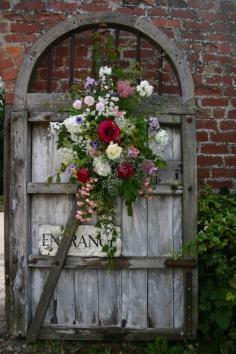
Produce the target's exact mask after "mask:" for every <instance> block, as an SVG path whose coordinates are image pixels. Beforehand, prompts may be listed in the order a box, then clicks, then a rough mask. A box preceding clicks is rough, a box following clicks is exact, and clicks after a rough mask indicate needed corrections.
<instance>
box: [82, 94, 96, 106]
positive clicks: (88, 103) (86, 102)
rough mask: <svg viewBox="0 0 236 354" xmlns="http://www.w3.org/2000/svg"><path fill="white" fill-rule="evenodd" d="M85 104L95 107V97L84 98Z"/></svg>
mask: <svg viewBox="0 0 236 354" xmlns="http://www.w3.org/2000/svg"><path fill="white" fill-rule="evenodd" d="M84 103H85V104H86V105H87V106H93V105H94V103H95V99H94V98H93V96H86V97H85V98H84Z"/></svg>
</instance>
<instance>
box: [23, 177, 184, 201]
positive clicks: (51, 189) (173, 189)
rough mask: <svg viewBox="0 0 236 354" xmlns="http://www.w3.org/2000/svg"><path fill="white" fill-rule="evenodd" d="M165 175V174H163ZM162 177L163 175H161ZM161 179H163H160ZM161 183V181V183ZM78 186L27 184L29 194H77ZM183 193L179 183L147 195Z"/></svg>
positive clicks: (164, 185) (159, 188)
mask: <svg viewBox="0 0 236 354" xmlns="http://www.w3.org/2000/svg"><path fill="white" fill-rule="evenodd" d="M163 173H164V172H163ZM160 176H162V174H161V173H160ZM160 178H161V177H160ZM160 183H161V181H160ZM77 188H78V187H77V185H76V184H70V183H59V184H58V183H52V184H50V185H48V184H47V183H35V182H28V183H27V193H28V194H75V193H76V191H77ZM182 193H183V186H182V184H180V183H179V182H178V181H177V183H176V182H175V183H173V184H164V183H163V184H160V185H156V186H153V191H152V192H150V193H145V195H146V194H153V195H159V194H160V195H162V194H164V195H165V194H170V195H171V194H174V195H181V194H182Z"/></svg>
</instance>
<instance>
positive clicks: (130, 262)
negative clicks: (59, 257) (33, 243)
mask: <svg viewBox="0 0 236 354" xmlns="http://www.w3.org/2000/svg"><path fill="white" fill-rule="evenodd" d="M53 262H54V261H53V257H51V256H41V255H40V256H36V255H34V254H30V255H29V257H28V265H29V267H33V268H51V267H52V266H53ZM116 264H117V267H118V268H130V269H142V268H157V269H159V268H194V267H196V261H195V260H194V259H192V258H191V257H184V258H183V257H180V258H179V259H178V260H175V259H174V258H171V257H162V256H160V257H159V256H157V257H117V258H116ZM107 266H108V259H107V258H99V257H74V256H67V257H66V261H65V264H64V268H71V269H76V268H79V269H81V268H105V269H106V268H107Z"/></svg>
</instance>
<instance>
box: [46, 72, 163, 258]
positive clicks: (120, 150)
mask: <svg viewBox="0 0 236 354" xmlns="http://www.w3.org/2000/svg"><path fill="white" fill-rule="evenodd" d="M152 92H153V86H152V85H150V84H149V82H148V81H146V80H144V81H141V82H140V83H139V84H137V81H136V80H127V79H123V78H122V79H119V77H118V75H117V74H115V69H114V70H113V69H112V68H111V67H108V66H103V67H100V69H99V78H98V79H97V80H95V79H94V78H91V77H87V78H86V79H85V80H84V81H83V88H82V89H81V90H80V91H79V92H78V96H77V99H76V100H75V101H74V103H73V108H71V110H70V116H69V117H68V118H67V119H65V120H64V122H63V123H51V124H50V129H51V132H52V133H53V134H55V135H56V136H57V148H58V154H59V156H60V162H61V166H60V168H59V170H58V171H57V172H56V175H57V181H60V174H61V173H62V172H65V171H67V172H69V175H70V181H71V182H73V183H77V184H78V190H77V193H76V198H77V206H78V210H77V213H76V218H77V219H78V220H79V222H81V223H83V222H86V221H88V220H89V219H90V218H91V217H92V215H93V214H95V213H96V215H97V220H98V222H97V226H98V227H100V228H103V229H104V228H105V231H106V234H107V235H108V237H110V239H111V240H112V241H115V240H116V237H118V236H117V230H116V227H115V226H114V222H113V220H114V218H113V217H114V213H115V205H116V201H117V197H119V196H120V197H122V198H123V199H124V200H125V203H126V205H127V210H128V214H129V215H130V216H132V204H133V202H134V201H135V200H136V198H137V196H138V195H139V194H142V193H145V192H148V193H151V191H152V188H151V176H153V175H154V174H155V173H156V171H157V169H158V168H161V167H163V166H165V161H163V159H161V158H160V157H158V156H157V155H156V154H155V153H154V152H153V151H152V149H151V147H150V140H154V141H155V142H156V144H160V145H161V146H163V145H165V144H166V143H167V141H168V135H167V133H166V131H165V130H163V129H160V125H159V122H158V118H157V117H147V116H145V115H142V114H139V113H138V112H135V108H136V107H137V104H139V103H140V102H141V101H142V99H143V98H144V97H148V96H151V95H152ZM53 177H54V176H51V177H49V179H48V182H52V180H53ZM98 237H100V236H99V235H98ZM110 245H111V246H108V245H106V246H104V249H103V251H104V252H106V253H107V254H108V256H110V257H112V256H113V255H114V254H115V251H116V248H115V246H112V242H111V243H110ZM113 245H114V243H113Z"/></svg>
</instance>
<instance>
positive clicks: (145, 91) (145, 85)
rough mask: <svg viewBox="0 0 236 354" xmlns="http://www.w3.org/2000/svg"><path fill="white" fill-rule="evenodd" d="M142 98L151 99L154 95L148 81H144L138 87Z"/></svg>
mask: <svg viewBox="0 0 236 354" xmlns="http://www.w3.org/2000/svg"><path fill="white" fill-rule="evenodd" d="M136 89H137V91H138V93H139V95H140V96H142V97H144V96H146V97H149V96H151V94H152V93H153V86H152V85H150V84H149V82H148V81H147V80H143V81H141V82H140V84H139V85H138V86H137V87H136Z"/></svg>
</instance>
